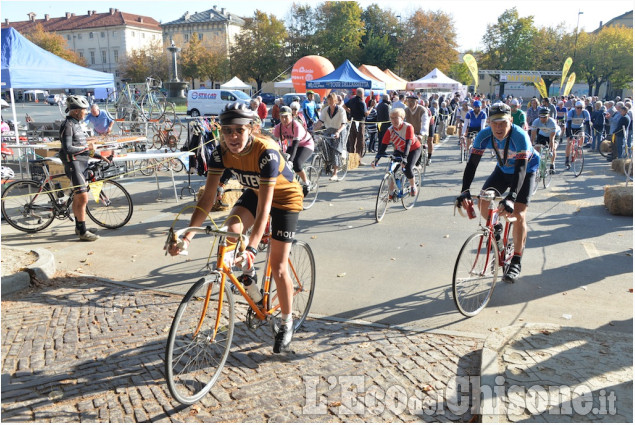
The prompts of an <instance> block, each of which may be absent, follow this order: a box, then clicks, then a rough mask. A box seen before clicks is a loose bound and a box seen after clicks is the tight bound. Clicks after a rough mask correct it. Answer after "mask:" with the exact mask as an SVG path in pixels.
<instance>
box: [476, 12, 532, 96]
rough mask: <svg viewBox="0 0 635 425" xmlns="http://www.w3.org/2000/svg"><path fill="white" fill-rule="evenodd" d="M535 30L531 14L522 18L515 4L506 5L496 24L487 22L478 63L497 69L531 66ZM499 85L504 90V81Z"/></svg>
mask: <svg viewBox="0 0 635 425" xmlns="http://www.w3.org/2000/svg"><path fill="white" fill-rule="evenodd" d="M535 32H536V28H535V27H534V17H533V16H528V17H526V18H521V17H519V16H518V10H516V8H515V7H513V8H511V9H507V10H506V11H504V12H503V13H502V14H501V15H500V16H499V17H498V20H497V22H496V24H490V25H487V31H486V32H485V35H484V36H483V44H484V45H485V51H484V55H483V58H482V62H481V63H480V64H479V66H482V67H483V69H500V70H524V69H531V68H533V59H532V56H533V51H532V50H533V49H532V46H531V40H532V38H533V36H534V34H535ZM494 78H495V79H498V78H499V77H496V76H494ZM500 85H501V87H500V92H501V93H503V92H504V91H505V90H504V85H505V83H501V84H500Z"/></svg>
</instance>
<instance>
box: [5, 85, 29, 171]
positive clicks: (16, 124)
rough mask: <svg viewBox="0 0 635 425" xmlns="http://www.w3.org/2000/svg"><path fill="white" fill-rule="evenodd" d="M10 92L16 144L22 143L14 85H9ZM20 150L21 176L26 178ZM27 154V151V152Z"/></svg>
mask: <svg viewBox="0 0 635 425" xmlns="http://www.w3.org/2000/svg"><path fill="white" fill-rule="evenodd" d="M9 94H10V96H11V112H12V113H13V134H14V135H15V144H16V145H19V144H20V135H19V130H18V116H17V115H16V112H15V96H14V94H13V87H9ZM16 150H17V151H18V164H19V165H20V177H21V178H24V172H23V171H22V158H21V157H20V149H16ZM25 155H26V152H25Z"/></svg>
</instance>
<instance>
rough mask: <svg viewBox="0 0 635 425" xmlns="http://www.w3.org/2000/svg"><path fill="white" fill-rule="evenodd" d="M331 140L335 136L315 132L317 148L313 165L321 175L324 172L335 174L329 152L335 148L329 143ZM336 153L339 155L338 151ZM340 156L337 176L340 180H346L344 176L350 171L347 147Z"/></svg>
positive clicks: (314, 152)
mask: <svg viewBox="0 0 635 425" xmlns="http://www.w3.org/2000/svg"><path fill="white" fill-rule="evenodd" d="M329 140H334V138H333V137H331V136H327V135H325V134H319V133H317V132H315V133H313V141H314V143H315V150H314V151H313V160H312V161H311V165H312V166H313V167H315V168H316V169H317V170H318V172H319V174H320V176H321V175H322V173H324V174H326V175H327V176H328V175H331V174H333V166H334V164H333V163H332V161H331V160H330V159H329V158H331V156H330V155H329V153H330V151H331V150H333V148H331V147H330V146H329V145H328V141H329ZM335 154H336V155H338V154H337V153H335ZM339 156H340V166H339V167H338V169H337V176H338V180H344V177H346V173H347V172H348V152H346V149H344V150H343V151H342V153H340V154H339Z"/></svg>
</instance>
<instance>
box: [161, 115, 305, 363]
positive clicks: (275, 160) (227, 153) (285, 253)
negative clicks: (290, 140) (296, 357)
mask: <svg viewBox="0 0 635 425" xmlns="http://www.w3.org/2000/svg"><path fill="white" fill-rule="evenodd" d="M256 117H257V116H256V115H255V113H254V112H253V111H251V110H249V109H247V107H245V106H244V105H242V104H240V103H238V102H235V103H230V104H228V105H227V106H226V107H225V109H224V110H223V112H222V113H221V114H220V123H221V139H220V145H219V146H218V147H217V148H216V149H215V150H214V151H212V153H211V154H210V155H209V157H208V158H207V163H208V173H207V181H206V184H205V190H204V192H203V195H202V196H201V198H200V200H199V201H198V204H197V207H199V208H197V209H196V210H195V211H194V213H193V214H192V218H191V220H190V226H200V225H201V224H202V223H203V221H204V220H205V217H206V216H207V213H209V211H210V210H211V209H212V206H213V205H214V201H215V199H216V188H217V186H218V182H219V180H220V177H221V175H222V174H223V171H224V170H225V169H231V171H232V173H233V174H234V175H235V176H236V177H237V179H238V181H239V182H240V183H241V184H242V185H243V186H245V187H246V188H247V189H248V190H246V191H245V192H244V193H243V195H242V196H241V197H240V199H238V201H236V204H235V205H234V207H233V208H232V210H231V212H230V218H229V220H228V221H227V225H228V227H229V229H228V230H229V231H230V232H241V231H243V232H245V231H246V230H247V229H249V228H250V227H252V225H253V228H252V231H251V235H250V236H249V242H248V243H247V247H246V248H245V251H244V252H243V253H241V254H240V255H239V256H238V257H237V260H236V262H237V263H238V264H242V265H243V269H246V270H253V264H254V259H255V257H256V254H257V253H258V250H257V247H258V242H260V239H261V238H262V235H263V233H264V231H265V227H266V225H267V220H268V218H269V216H270V215H271V238H272V239H271V249H270V253H269V260H270V263H271V269H272V276H273V279H274V281H275V283H276V289H277V291H278V297H279V299H280V309H281V312H282V323H283V325H282V326H281V327H280V330H279V331H278V333H277V334H276V336H275V341H274V345H273V352H274V353H281V352H285V351H289V344H290V343H291V339H292V337H293V318H292V316H291V303H292V296H293V288H292V286H293V284H292V281H291V277H290V276H289V272H288V270H287V264H288V258H289V252H290V250H291V243H292V242H293V238H294V236H295V231H296V227H297V224H298V216H299V213H300V211H302V199H303V197H302V189H301V187H300V185H299V184H298V183H297V181H296V180H295V179H294V176H293V172H292V171H291V169H290V167H289V164H288V163H287V161H286V160H285V158H284V155H282V153H281V152H280V147H279V146H278V144H277V143H276V142H275V141H274V140H272V139H270V138H267V137H264V136H262V135H259V134H254V132H253V127H252V124H253V122H254V120H255V118H256ZM193 236H194V235H193V234H191V233H185V234H184V235H183V241H184V244H183V248H182V249H187V247H188V245H189V243H190V242H191V240H192V237H193ZM233 242H235V241H233ZM180 250H181V248H179V246H178V244H171V245H170V247H169V252H170V254H171V255H176V254H178V253H179V252H180ZM241 280H242V281H243V282H244V283H245V289H246V290H247V293H248V294H249V296H250V297H251V298H252V300H253V301H254V302H259V301H260V300H261V299H262V294H261V293H260V291H259V290H258V288H257V285H256V284H255V283H256V280H257V279H256V277H255V272H251V274H247V273H246V274H245V275H243V276H241Z"/></svg>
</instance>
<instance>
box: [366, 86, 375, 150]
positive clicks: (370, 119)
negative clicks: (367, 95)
mask: <svg viewBox="0 0 635 425" xmlns="http://www.w3.org/2000/svg"><path fill="white" fill-rule="evenodd" d="M371 93H372V92H371ZM376 105H377V102H376V101H375V99H374V98H371V99H370V101H369V102H368V115H367V116H366V132H367V133H368V152H376V151H377V149H376V147H375V144H376V142H377V108H375V106H376Z"/></svg>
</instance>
